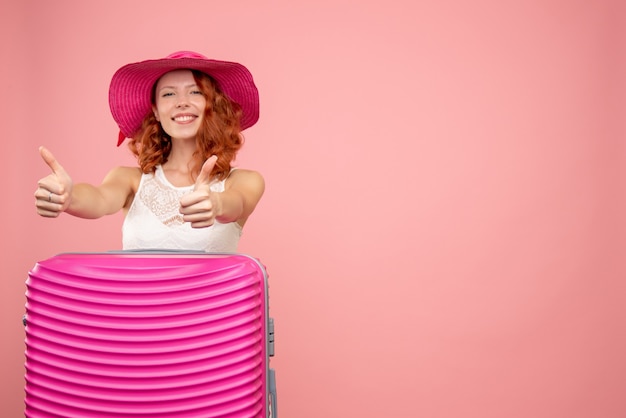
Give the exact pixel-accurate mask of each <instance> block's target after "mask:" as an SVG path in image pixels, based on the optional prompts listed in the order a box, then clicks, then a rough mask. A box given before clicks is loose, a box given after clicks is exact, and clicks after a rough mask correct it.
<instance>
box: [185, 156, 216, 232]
mask: <svg viewBox="0 0 626 418" xmlns="http://www.w3.org/2000/svg"><path fill="white" fill-rule="evenodd" d="M216 161H217V157H216V156H215V155H213V156H211V158H209V159H208V160H206V161H205V163H204V165H203V166H202V170H200V174H199V175H198V178H197V179H196V183H195V185H194V187H193V191H192V192H191V193H189V194H186V195H185V196H183V197H182V198H181V199H180V213H181V214H182V215H183V220H184V221H185V222H190V223H191V227H192V228H206V227H209V226H211V225H213V224H214V223H215V217H216V216H217V215H218V214H219V196H218V195H219V193H213V192H211V187H210V186H211V172H212V171H213V167H214V166H215V162H216Z"/></svg>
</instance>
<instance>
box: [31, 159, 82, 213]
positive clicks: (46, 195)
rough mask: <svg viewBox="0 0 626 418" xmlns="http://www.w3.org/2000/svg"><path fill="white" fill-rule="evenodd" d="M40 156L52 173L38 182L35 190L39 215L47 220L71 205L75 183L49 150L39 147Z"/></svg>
mask: <svg viewBox="0 0 626 418" xmlns="http://www.w3.org/2000/svg"><path fill="white" fill-rule="evenodd" d="M39 154H40V155H41V158H43V160H44V162H45V163H46V164H47V165H48V167H50V170H51V171H52V173H51V174H48V175H47V176H46V177H44V178H42V179H40V180H39V181H38V182H37V184H38V187H37V190H35V199H36V201H35V205H36V207H37V213H38V214H39V215H41V216H43V217H46V218H56V217H57V216H59V215H60V214H61V213H62V212H64V211H65V210H66V209H67V208H68V206H69V205H70V200H71V198H72V188H73V182H72V179H71V177H70V176H69V175H68V174H67V172H66V171H65V169H64V168H63V167H62V166H61V164H59V162H58V161H57V160H56V158H54V155H52V153H51V152H50V151H48V149H46V148H44V147H39Z"/></svg>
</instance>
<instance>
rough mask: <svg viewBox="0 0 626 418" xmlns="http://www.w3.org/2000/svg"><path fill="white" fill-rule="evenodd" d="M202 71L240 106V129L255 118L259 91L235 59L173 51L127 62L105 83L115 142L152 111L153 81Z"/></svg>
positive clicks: (257, 111)
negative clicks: (171, 74)
mask: <svg viewBox="0 0 626 418" xmlns="http://www.w3.org/2000/svg"><path fill="white" fill-rule="evenodd" d="M179 69H190V70H198V71H202V72H203V73H206V74H208V75H210V76H211V77H213V79H215V81H216V82H217V84H218V86H219V87H220V89H221V90H222V92H223V93H224V94H226V96H228V98H229V99H230V100H232V101H233V102H236V103H237V104H239V106H241V110H242V115H241V121H240V125H241V130H244V129H246V128H249V127H251V126H252V125H254V124H255V123H256V122H257V121H258V119H259V92H258V90H257V88H256V85H255V84H254V80H253V79H252V74H251V73H250V71H248V69H247V68H246V67H244V66H243V65H241V64H238V63H236V62H229V61H219V60H213V59H209V58H206V57H204V56H202V55H200V54H197V53H195V52H188V51H181V52H176V53H174V54H171V55H169V56H167V57H166V58H162V59H155V60H147V61H141V62H136V63H132V64H127V65H125V66H123V67H122V68H120V69H119V70H117V71H116V72H115V74H114V75H113V78H112V79H111V85H110V87H109V107H110V108H111V114H112V115H113V119H114V120H115V122H117V125H118V126H119V128H120V137H119V141H118V146H119V145H120V144H121V143H122V142H123V141H124V139H125V138H130V137H132V136H133V135H135V134H136V133H137V131H138V130H139V128H140V127H141V124H142V122H143V119H144V118H145V117H146V116H147V115H148V114H149V113H150V112H152V104H151V97H150V96H151V94H152V88H153V86H154V83H156V82H157V80H158V79H159V78H161V76H163V75H164V74H165V73H168V72H170V71H173V70H179Z"/></svg>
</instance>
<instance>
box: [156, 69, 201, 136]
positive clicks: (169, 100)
mask: <svg viewBox="0 0 626 418" xmlns="http://www.w3.org/2000/svg"><path fill="white" fill-rule="evenodd" d="M205 108H206V98H205V97H204V94H203V93H202V91H201V90H200V87H199V86H198V85H197V84H196V80H195V79H194V77H193V74H192V72H191V71H190V70H176V71H172V72H169V73H167V74H165V75H164V76H163V77H161V78H160V79H159V81H158V82H157V84H156V87H155V104H154V106H153V111H154V114H155V116H156V118H157V120H158V121H159V122H161V126H162V127H163V130H164V131H165V132H166V133H167V134H168V135H169V136H170V137H171V138H172V139H193V138H195V136H196V134H197V133H198V129H199V128H200V125H201V124H202V118H203V117H204V110H205Z"/></svg>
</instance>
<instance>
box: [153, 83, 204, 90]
mask: <svg viewBox="0 0 626 418" xmlns="http://www.w3.org/2000/svg"><path fill="white" fill-rule="evenodd" d="M192 87H199V86H198V84H197V83H193V84H187V85H185V86H183V88H184V89H189V88H192ZM163 89H173V90H176V87H175V86H161V88H160V89H159V91H161V90H163Z"/></svg>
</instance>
